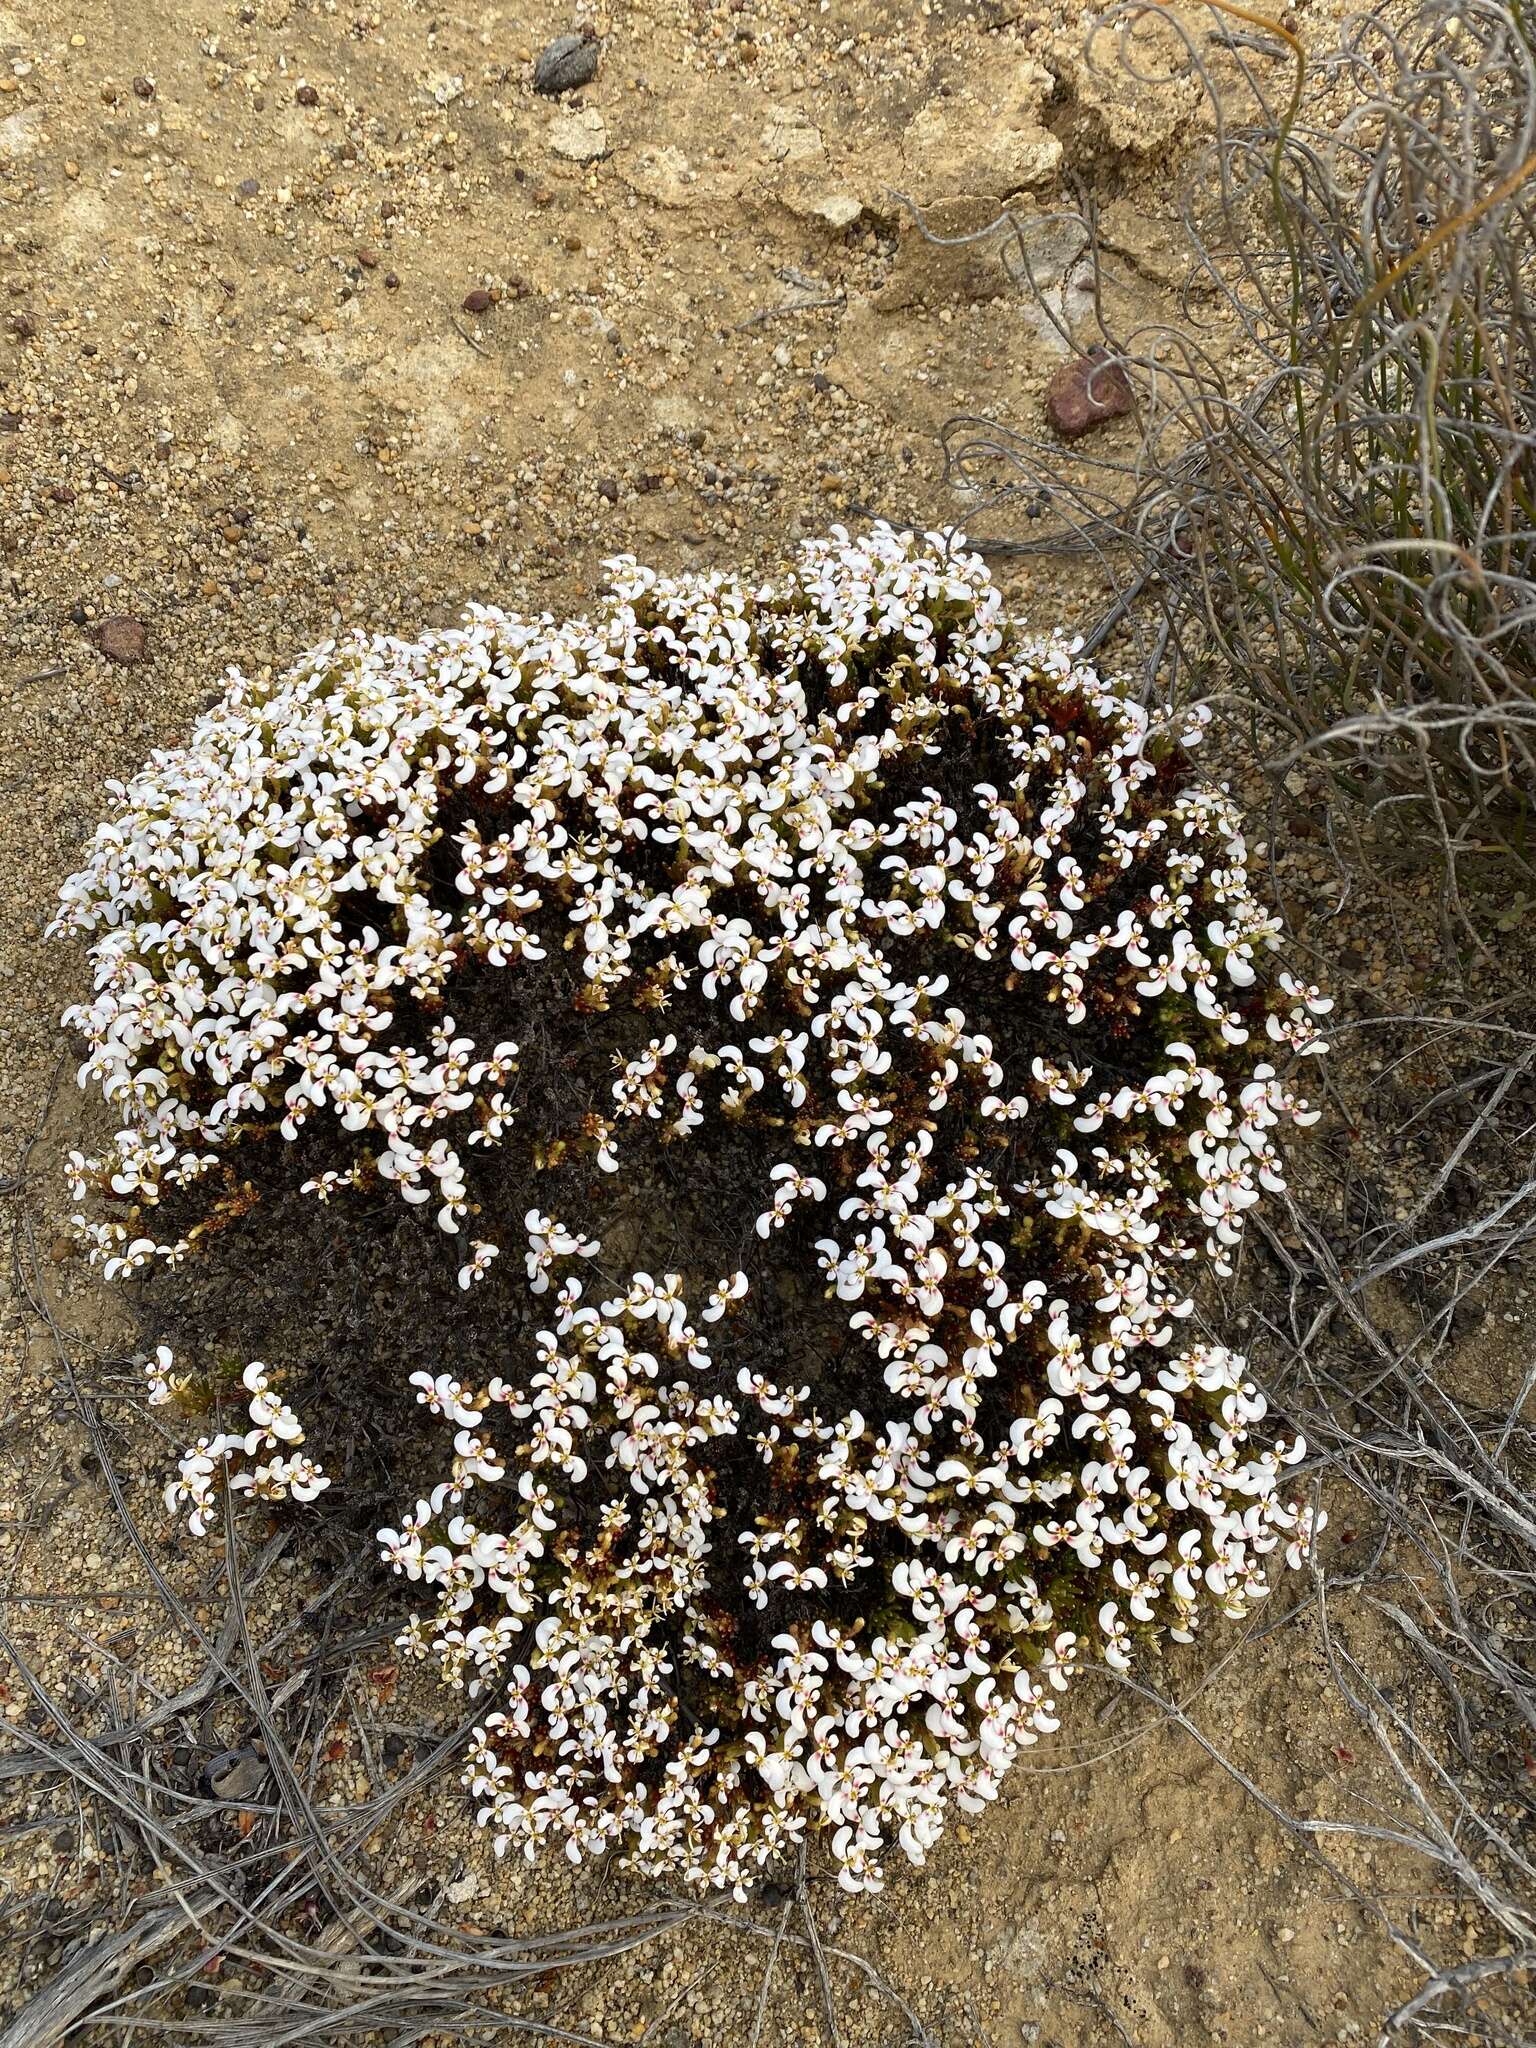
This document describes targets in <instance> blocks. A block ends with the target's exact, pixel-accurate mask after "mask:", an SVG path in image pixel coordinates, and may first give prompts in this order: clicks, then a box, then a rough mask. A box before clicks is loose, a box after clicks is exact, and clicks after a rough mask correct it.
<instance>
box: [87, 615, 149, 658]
mask: <svg viewBox="0 0 1536 2048" xmlns="http://www.w3.org/2000/svg"><path fill="white" fill-rule="evenodd" d="M148 643H149V634H148V631H147V629H146V628H145V625H144V621H143V620H142V619H135V618H132V617H131V616H130V615H129V614H128V613H127V612H114V613H113V614H112V616H111V617H110V618H106V619H103V620H101V622H100V623H99V624H98V626H97V628H96V645H97V646H98V647H99V648H100V649H101V651H102V653H103V654H104V655H105V656H106V657H107V659H108V661H123V662H130V661H142V660H143V659H144V656H145V653H146V651H147V649H148Z"/></svg>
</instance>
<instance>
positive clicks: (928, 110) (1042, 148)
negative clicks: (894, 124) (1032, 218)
mask: <svg viewBox="0 0 1536 2048" xmlns="http://www.w3.org/2000/svg"><path fill="white" fill-rule="evenodd" d="M1052 84H1053V80H1052V78H1051V74H1050V73H1049V72H1048V71H1047V70H1046V69H1045V67H1044V66H1043V65H1041V64H1036V63H1035V62H1034V61H1033V60H1032V59H1029V58H1025V59H1023V60H1020V61H1017V62H1014V63H1011V64H1008V65H1004V66H1002V67H1000V68H998V69H997V70H995V71H988V72H986V73H985V74H984V75H982V76H981V77H979V78H978V79H976V80H974V81H970V80H968V81H967V82H966V83H965V84H963V85H961V86H959V87H956V88H954V89H953V90H951V91H948V92H944V93H936V94H935V95H934V97H933V98H932V99H931V100H929V101H928V103H927V105H926V106H924V107H922V108H921V109H920V110H919V111H918V112H917V113H916V114H915V115H914V116H913V117H912V119H911V121H909V122H908V124H907V128H906V132H905V134H904V135H903V137H902V144H901V155H902V164H903V168H904V172H905V175H906V178H907V196H908V197H909V198H910V199H912V200H914V201H916V203H917V204H918V205H919V206H925V205H931V204H932V203H933V202H934V201H935V200H938V199H950V198H954V197H956V196H957V195H961V194H970V195H973V196H978V197H981V196H985V197H988V198H992V199H1006V198H1008V197H1009V196H1010V195H1011V194H1013V193H1015V192H1035V191H1038V190H1039V189H1040V188H1041V187H1042V186H1044V185H1049V184H1050V183H1051V181H1052V180H1053V179H1054V178H1055V176H1056V172H1057V168H1058V166H1059V165H1060V163H1061V143H1060V142H1059V141H1058V139H1057V138H1056V137H1055V136H1054V135H1053V134H1052V133H1051V132H1050V130H1049V129H1048V128H1047V127H1046V126H1045V124H1044V123H1043V121H1042V120H1041V118H1040V114H1041V109H1042V107H1043V106H1044V104H1045V99H1046V95H1047V94H1048V93H1049V92H1050V90H1051V88H1052Z"/></svg>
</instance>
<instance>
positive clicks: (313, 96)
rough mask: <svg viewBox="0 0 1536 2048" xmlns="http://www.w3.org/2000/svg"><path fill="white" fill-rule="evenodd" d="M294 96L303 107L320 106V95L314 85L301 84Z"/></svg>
mask: <svg viewBox="0 0 1536 2048" xmlns="http://www.w3.org/2000/svg"><path fill="white" fill-rule="evenodd" d="M294 98H295V99H296V100H297V101H298V103H299V105H300V106H301V107H318V106H319V104H320V95H319V93H318V92H316V90H315V88H314V87H313V86H312V85H301V86H300V87H299V89H298V91H297V92H296V93H295V94H294Z"/></svg>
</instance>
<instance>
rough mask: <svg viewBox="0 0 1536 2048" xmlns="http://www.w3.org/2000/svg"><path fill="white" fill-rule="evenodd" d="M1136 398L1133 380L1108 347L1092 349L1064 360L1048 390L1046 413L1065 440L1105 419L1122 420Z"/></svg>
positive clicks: (1074, 438) (1071, 439) (1075, 436)
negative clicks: (1133, 392) (1132, 387)
mask: <svg viewBox="0 0 1536 2048" xmlns="http://www.w3.org/2000/svg"><path fill="white" fill-rule="evenodd" d="M1134 403H1135V401H1134V399H1133V397H1132V394H1131V380H1130V379H1129V377H1127V376H1126V374H1125V371H1124V369H1123V367H1122V366H1121V364H1120V363H1119V362H1117V361H1116V359H1115V358H1114V357H1113V356H1112V355H1111V354H1110V353H1109V351H1108V349H1102V348H1091V349H1089V351H1088V353H1087V354H1086V355H1082V356H1074V357H1073V359H1072V361H1071V362H1070V363H1063V364H1062V366H1061V368H1060V369H1059V370H1058V371H1057V372H1056V374H1055V376H1054V377H1052V379H1051V381H1050V384H1049V385H1048V386H1047V388H1046V393H1045V416H1046V418H1047V419H1048V420H1049V421H1050V423H1051V425H1052V426H1053V427H1054V428H1055V429H1056V432H1057V433H1058V434H1060V436H1061V438H1062V439H1063V440H1064V441H1075V440H1076V439H1077V438H1078V436H1079V435H1080V434H1086V433H1087V432H1089V430H1090V429H1091V428H1093V427H1099V426H1102V425H1103V424H1104V422H1105V421H1106V420H1118V419H1122V418H1123V417H1124V416H1125V414H1126V413H1128V412H1129V411H1130V410H1131V409H1132V406H1133V405H1134Z"/></svg>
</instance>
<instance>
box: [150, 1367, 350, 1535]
mask: <svg viewBox="0 0 1536 2048" xmlns="http://www.w3.org/2000/svg"><path fill="white" fill-rule="evenodd" d="M174 1364H175V1360H174V1358H173V1357H172V1354H171V1351H170V1349H169V1347H168V1346H167V1345H164V1344H161V1345H159V1346H158V1347H157V1348H156V1351H155V1360H154V1363H153V1364H152V1365H151V1366H150V1367H149V1368H148V1372H147V1375H146V1377H147V1379H148V1381H149V1399H150V1402H151V1404H152V1405H153V1406H156V1407H158V1406H160V1405H161V1404H162V1403H164V1402H167V1401H170V1400H172V1399H174V1397H175V1392H176V1381H175V1378H174V1374H173V1367H174ZM240 1378H241V1384H242V1385H243V1386H244V1388H245V1390H246V1392H247V1393H248V1394H249V1395H250V1397H251V1398H250V1403H249V1412H250V1421H251V1426H250V1428H249V1429H247V1430H242V1431H237V1432H235V1433H234V1434H233V1435H226V1434H225V1433H224V1432H223V1431H220V1432H219V1433H218V1434H217V1435H214V1436H200V1437H199V1438H198V1440H197V1442H196V1443H195V1444H191V1445H189V1446H188V1448H187V1449H186V1450H185V1451H183V1452H182V1454H181V1458H180V1461H179V1463H178V1465H177V1473H176V1477H175V1478H174V1479H173V1480H171V1482H170V1483H169V1485H168V1486H167V1487H166V1489H165V1504H166V1507H167V1508H168V1509H169V1510H170V1512H171V1513H172V1514H175V1513H176V1512H177V1511H178V1509H181V1508H186V1509H187V1510H188V1511H189V1512H188V1515H187V1527H188V1528H189V1529H190V1530H191V1531H192V1534H193V1535H194V1536H206V1535H207V1533H208V1531H209V1529H210V1528H211V1527H212V1524H213V1518H214V1515H215V1512H216V1510H217V1506H218V1498H219V1485H220V1483H221V1482H222V1483H223V1484H224V1485H225V1486H227V1487H229V1488H230V1490H231V1491H232V1492H234V1493H248V1494H250V1495H251V1496H252V1498H253V1499H256V1500H270V1501H278V1500H316V1499H318V1498H319V1496H320V1495H321V1494H322V1493H323V1492H324V1491H325V1489H326V1487H328V1486H329V1485H330V1483H331V1482H330V1480H329V1479H328V1478H327V1477H326V1475H325V1473H324V1472H322V1471H321V1469H320V1467H319V1466H318V1465H317V1464H316V1463H315V1461H314V1459H313V1458H311V1457H310V1456H308V1454H307V1453H306V1452H304V1451H303V1450H301V1449H300V1448H299V1447H300V1445H301V1444H302V1443H303V1441H304V1431H303V1430H302V1429H301V1428H300V1426H299V1418H298V1417H297V1416H296V1415H295V1414H294V1412H293V1410H292V1409H291V1408H289V1407H287V1406H286V1405H285V1404H284V1403H283V1401H281V1400H280V1399H279V1398H278V1395H277V1394H276V1392H275V1391H274V1389H273V1385H272V1376H271V1374H270V1372H269V1371H268V1369H267V1367H266V1366H265V1365H263V1364H262V1362H261V1360H260V1359H259V1358H253V1359H252V1360H251V1362H250V1364H249V1365H248V1366H247V1367H246V1368H245V1371H244V1372H243V1373H242V1374H241V1376H240ZM263 1452H270V1453H271V1454H272V1455H271V1456H270V1457H268V1458H267V1459H266V1462H265V1463H264V1464H258V1463H255V1462H252V1461H254V1460H257V1459H259V1458H260V1457H261V1456H262V1453H263Z"/></svg>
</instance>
